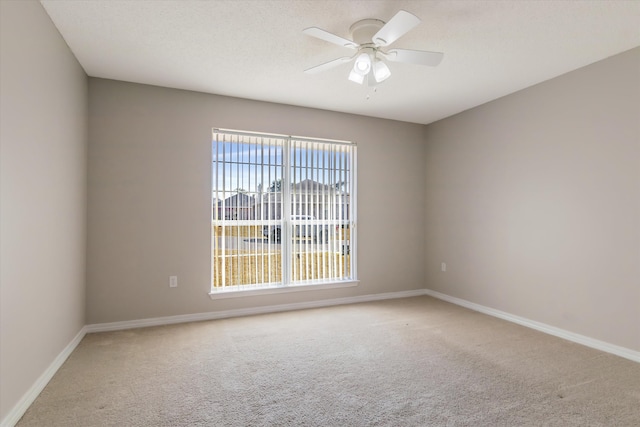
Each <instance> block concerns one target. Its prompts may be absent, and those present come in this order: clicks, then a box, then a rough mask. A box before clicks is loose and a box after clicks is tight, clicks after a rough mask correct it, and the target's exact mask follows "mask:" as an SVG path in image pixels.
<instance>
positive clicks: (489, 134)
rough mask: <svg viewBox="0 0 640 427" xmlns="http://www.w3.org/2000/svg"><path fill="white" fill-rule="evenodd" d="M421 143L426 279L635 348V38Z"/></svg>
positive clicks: (638, 125)
mask: <svg viewBox="0 0 640 427" xmlns="http://www.w3.org/2000/svg"><path fill="white" fill-rule="evenodd" d="M426 142H427V145H426V150H427V151H426V161H425V162H424V166H425V168H426V181H425V182H426V186H425V194H426V216H425V221H426V253H425V265H426V287H428V288H430V289H433V290H435V291H438V292H442V293H445V294H448V295H451V296H454V297H458V298H462V299H465V300H469V301H472V302H475V303H478V304H482V305H484V306H488V307H492V308H495V309H498V310H502V311H505V312H508V313H511V314H515V315H519V316H522V317H525V318H528V319H531V320H535V321H539V322H544V323H546V324H549V325H553V326H556V327H559V328H562V329H565V330H568V331H572V332H575V333H578V334H582V335H586V336H589V337H592V338H595V339H599V340H602V341H605V342H609V343H611V344H616V345H620V346H623V347H626V348H629V349H632V350H636V351H640V48H636V49H634V50H631V51H628V52H625V53H623V54H620V55H617V56H614V57H611V58H609V59H607V60H604V61H601V62H599V63H596V64H593V65H590V66H588V67H585V68H582V69H579V70H577V71H574V72H571V73H569V74H566V75H563V76H560V77H558V78H555V79H553V80H549V81H547V82H544V83H542V84H539V85H537V86H534V87H531V88H528V89H525V90H523V91H521V92H518V93H515V94H513V95H510V96H507V97H504V98H502V99H499V100H496V101H494V102H491V103H488V104H485V105H483V106H480V107H478V108H474V109H472V110H469V111H467V112H464V113H461V114H459V115H456V116H454V117H450V118H448V119H445V120H442V121H439V122H437V123H434V124H432V125H430V126H428V127H427V138H426ZM441 262H446V263H447V266H448V270H447V272H446V273H443V272H441V271H440V263H441Z"/></svg>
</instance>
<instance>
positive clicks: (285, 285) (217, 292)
mask: <svg viewBox="0 0 640 427" xmlns="http://www.w3.org/2000/svg"><path fill="white" fill-rule="evenodd" d="M217 134H225V135H235V136H238V137H243V138H245V137H246V138H249V139H250V138H252V137H257V138H274V139H279V140H282V141H283V145H282V157H283V159H282V162H283V165H282V178H281V181H282V183H283V185H282V188H281V193H280V197H281V200H287V201H289V202H287V203H282V212H281V221H282V222H281V230H282V237H281V241H282V243H281V259H282V260H281V267H280V268H281V278H282V280H281V281H280V282H277V283H273V284H270V283H261V284H249V285H228V286H223V287H216V286H215V282H214V274H216V271H215V268H216V264H217V261H216V260H215V259H214V239H216V237H214V233H211V244H210V260H211V262H210V268H211V274H210V291H209V296H210V297H211V298H212V299H223V298H235V297H244V296H253V295H266V294H277V293H287V292H299V291H307V290H321V289H336V288H345V287H353V286H358V284H359V280H358V274H357V271H358V270H357V253H358V251H357V145H356V144H355V143H354V142H351V141H342V140H330V139H322V138H309V137H299V136H294V135H280V134H270V133H262V132H249V131H239V130H231V129H222V128H213V129H212V140H211V145H210V147H211V148H212V155H211V159H212V161H211V174H210V177H211V190H212V191H211V192H210V193H211V194H210V196H211V203H210V204H211V206H213V205H214V202H215V201H216V200H219V199H217V197H214V195H216V196H217V195H218V194H217V191H218V189H217V188H215V187H214V174H217V170H216V160H215V158H214V154H215V153H213V145H214V143H215V142H216V135H217ZM300 142H302V143H305V142H308V143H319V144H322V145H323V149H322V150H323V151H324V150H326V148H324V147H326V146H327V145H328V144H335V145H340V146H348V147H349V168H348V171H349V174H348V182H349V186H348V188H347V189H346V194H347V195H348V200H349V201H348V204H349V205H348V206H349V207H348V213H349V218H348V219H346V220H344V222H343V223H341V227H344V224H348V227H349V246H348V251H349V252H348V253H349V255H350V256H349V261H348V264H349V276H348V277H345V278H330V279H325V280H322V281H319V280H313V279H312V280H307V281H304V282H302V281H293V282H292V278H291V275H292V274H293V273H292V266H291V263H292V255H293V254H295V249H294V244H293V243H292V236H291V231H292V227H293V226H294V224H295V222H296V221H293V220H292V219H291V216H292V215H296V216H301V215H304V214H298V213H296V214H294V213H293V212H292V207H291V204H292V202H291V200H292V198H291V197H292V195H291V186H292V185H293V184H295V183H293V184H292V177H291V171H292V168H293V167H294V165H293V163H292V161H291V152H292V147H294V146H295V143H300ZM232 143H233V142H232ZM235 143H236V144H242V143H244V142H241V141H239V140H238V141H236V142H235ZM262 167H264V163H263V164H262ZM343 200H344V199H343ZM340 206H341V208H342V207H343V206H344V202H342V203H341V204H340ZM217 209H218V208H217V207H216V210H217ZM260 209H262V207H261V208H260ZM218 220H222V221H223V222H224V221H226V220H227V219H226V218H224V215H223V217H222V219H220V218H218ZM260 221H264V224H267V225H268V224H270V222H269V221H270V219H263V218H261V219H260ZM264 224H262V225H264ZM214 225H215V221H214V218H213V217H211V227H213V226H214ZM262 225H261V226H262ZM342 250H343V251H344V248H343V249H342ZM313 253H315V252H313Z"/></svg>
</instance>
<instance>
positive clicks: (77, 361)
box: [17, 296, 640, 427]
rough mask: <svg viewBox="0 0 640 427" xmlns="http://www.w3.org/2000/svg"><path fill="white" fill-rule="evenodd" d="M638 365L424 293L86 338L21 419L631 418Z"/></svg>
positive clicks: (601, 421)
mask: <svg viewBox="0 0 640 427" xmlns="http://www.w3.org/2000/svg"><path fill="white" fill-rule="evenodd" d="M639 420H640V364H638V363H636V362H633V361H630V360H626V359H623V358H620V357H617V356H614V355H611V354H608V353H604V352H601V351H598V350H594V349H591V348H588V347H584V346H582V345H579V344H575V343H572V342H569V341H565V340H562V339H560V338H556V337H553V336H550V335H546V334H543V333H541V332H537V331H534V330H531V329H528V328H525V327H522V326H519V325H516V324H512V323H509V322H506V321H503V320H500V319H496V318H493V317H490V316H487V315H484V314H481V313H477V312H474V311H471V310H468V309H465V308H462V307H458V306H455V305H452V304H449V303H447V302H443V301H440V300H437V299H434V298H431V297H427V296H424V297H413V298H403V299H395V300H386V301H377V302H369V303H361V304H353V305H343V306H333V307H326V308H317V309H309V310H301V311H290V312H284V313H273V314H265V315H257V316H249V317H239V318H231V319H223V320H213V321H204V322H195V323H185V324H178V325H168V326H161V327H149V328H141V329H131V330H123V331H115V332H104V333H94V334H88V335H87V336H85V338H84V339H83V340H82V342H81V343H80V345H79V346H78V347H77V348H76V350H75V351H74V352H73V353H72V354H71V356H70V357H69V358H68V360H67V361H66V362H65V364H64V365H63V366H62V367H61V368H60V370H59V371H58V372H57V374H56V375H55V376H54V378H53V379H52V380H51V382H50V383H49V384H48V385H47V387H46V388H45V389H44V391H43V392H42V393H41V395H40V396H39V397H38V398H37V399H36V401H35V402H34V404H33V405H32V406H31V407H30V408H29V410H28V411H27V412H26V413H25V415H24V417H23V418H22V419H21V420H20V422H19V423H18V424H17V425H18V426H20V427H26V426H44V425H46V426H83V427H87V426H275V425H278V426H301V425H303V426H373V425H375V426H400V425H402V426H444V425H446V426H466V425H474V426H516V425H517V426H541V425H546V426H587V425H588V426H637V425H639V424H638V423H639Z"/></svg>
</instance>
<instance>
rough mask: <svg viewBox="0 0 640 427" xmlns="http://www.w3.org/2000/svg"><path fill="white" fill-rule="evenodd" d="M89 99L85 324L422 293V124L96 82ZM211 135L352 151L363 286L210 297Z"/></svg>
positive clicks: (91, 85)
mask: <svg viewBox="0 0 640 427" xmlns="http://www.w3.org/2000/svg"><path fill="white" fill-rule="evenodd" d="M89 94H90V95H89V111H90V118H89V141H90V142H89V184H88V185H89V197H88V230H89V231H88V233H89V236H88V252H87V254H88V255H87V256H88V264H87V268H88V275H87V322H88V323H102V322H114V321H123V320H132V319H142V318H150V317H159V316H170V315H177V314H189V313H200V312H211V311H219V310H229V309H237V308H249V307H257V306H262V305H273V304H286V303H294V302H302V301H310V300H319V299H327V298H339V297H348V296H357V295H368V294H375V293H382V292H394V291H403V290H413V289H420V288H422V287H423V285H424V283H423V280H422V279H423V277H424V272H423V262H424V258H423V254H424V238H423V236H424V233H425V229H424V227H425V225H424V220H423V218H424V209H425V192H424V180H425V175H424V160H423V159H424V155H425V145H424V143H423V138H424V135H423V130H424V128H423V126H421V125H416V124H408V123H401V122H394V121H389V120H380V119H373V118H366V117H361V116H354V115H347V114H341V113H333V112H328V111H321V110H313V109H306V108H299V107H292V106H285V105H277V104H269V103H262V102H256V101H248V100H240V99H235V98H227V97H222V96H216V95H207V94H202V93H196V92H188V91H180V90H175V89H166V88H160V87H153V86H145V85H139V84H132V83H123V82H118V81H112V80H104V79H96V78H90V79H89ZM362 102H366V100H365V99H364V97H363V100H362ZM213 127H222V128H231V129H241V130H251V131H262V132H273V133H281V134H293V135H302V136H311V137H320V138H334V139H346V140H352V141H355V142H357V143H358V186H359V188H358V204H359V205H358V210H359V218H358V219H359V226H358V230H359V231H358V233H359V234H358V236H359V237H358V238H359V240H358V242H359V253H358V268H359V273H360V276H359V277H360V280H361V283H360V285H359V286H358V287H354V288H346V289H332V290H315V291H305V292H294V293H289V294H278V295H270V296H253V297H245V298H234V299H225V300H215V301H213V300H211V299H210V298H209V296H208V291H209V290H210V268H211V267H210V265H211V261H210V227H211V224H210V208H211V206H210V197H211V129H212V128H213ZM170 275H177V276H178V280H179V286H178V288H169V287H168V278H169V276H170Z"/></svg>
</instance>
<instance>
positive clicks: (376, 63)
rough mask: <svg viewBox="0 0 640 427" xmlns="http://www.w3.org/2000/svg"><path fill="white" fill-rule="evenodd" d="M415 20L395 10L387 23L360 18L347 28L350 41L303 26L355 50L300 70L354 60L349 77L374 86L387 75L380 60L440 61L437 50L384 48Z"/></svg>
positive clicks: (308, 32)
mask: <svg viewBox="0 0 640 427" xmlns="http://www.w3.org/2000/svg"><path fill="white" fill-rule="evenodd" d="M419 23H420V18H418V17H417V16H415V15H413V14H412V13H409V12H407V11H404V10H401V11H399V12H398V13H396V14H395V15H394V17H393V18H391V20H390V21H389V22H387V23H385V22H384V21H381V20H379V19H363V20H361V21H358V22H356V23H354V24H353V25H351V27H350V28H349V32H350V33H351V38H352V39H353V41H351V40H349V39H346V38H343V37H340V36H337V35H335V34H333V33H330V32H328V31H325V30H323V29H320V28H318V27H310V28H306V29H304V30H303V31H302V32H303V33H304V34H306V35H308V36H312V37H316V38H318V39H320V40H324V41H327V42H329V43H333V44H336V45H338V46H342V47H346V48H349V49H353V50H355V51H356V53H355V54H353V55H352V56H343V57H341V58H338V59H334V60H332V61H329V62H325V63H324V64H320V65H317V66H315V67H311V68H308V69H306V70H304V72H305V73H309V74H313V73H319V72H321V71H325V70H328V69H330V68H333V67H336V66H338V65H340V64H343V63H346V62H351V61H352V60H354V59H355V62H354V64H353V68H352V69H351V72H350V73H349V80H351V81H352V82H355V83H359V84H363V83H364V80H365V78H366V79H367V84H368V85H369V86H375V85H376V84H378V83H381V82H383V81H385V80H386V79H388V78H389V77H390V76H391V71H390V70H389V67H388V66H387V64H385V62H384V60H388V61H394V62H405V63H409V64H417V65H428V66H432V67H435V66H436V65H438V64H439V63H440V61H442V57H443V56H444V54H443V53H441V52H428V51H424V50H410V49H385V48H386V47H387V46H389V45H391V44H392V43H393V42H395V41H396V40H398V39H399V38H400V37H402V36H403V35H405V34H406V33H407V32H409V31H410V30H411V29H412V28H414V27H415V26H416V25H418V24H419Z"/></svg>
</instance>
